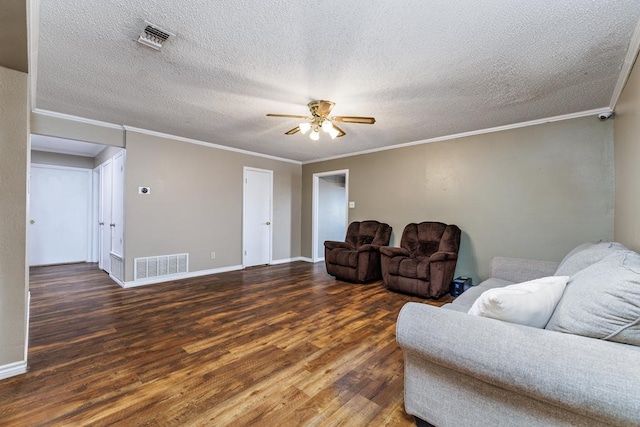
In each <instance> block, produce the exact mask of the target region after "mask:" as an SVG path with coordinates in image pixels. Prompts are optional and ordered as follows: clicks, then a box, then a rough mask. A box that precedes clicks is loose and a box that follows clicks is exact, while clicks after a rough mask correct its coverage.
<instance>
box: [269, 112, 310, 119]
mask: <svg viewBox="0 0 640 427" xmlns="http://www.w3.org/2000/svg"><path fill="white" fill-rule="evenodd" d="M267 116H269V117H289V118H291V119H309V118H310V117H309V116H297V115H295V114H271V113H269V114H267Z"/></svg>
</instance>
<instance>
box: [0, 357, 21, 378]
mask: <svg viewBox="0 0 640 427" xmlns="http://www.w3.org/2000/svg"><path fill="white" fill-rule="evenodd" d="M26 373H27V362H26V361H25V360H23V361H20V362H14V363H9V364H8V365H4V366H0V380H3V379H5V378H9V377H15V376H16V375H21V374H26Z"/></svg>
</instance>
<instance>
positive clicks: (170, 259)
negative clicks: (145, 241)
mask: <svg viewBox="0 0 640 427" xmlns="http://www.w3.org/2000/svg"><path fill="white" fill-rule="evenodd" d="M133 262H134V272H133V278H134V280H141V279H151V278H154V277H159V276H171V275H173V274H179V273H186V272H188V271H189V254H175V255H163V256H153V257H145V258H136V259H134V260H133Z"/></svg>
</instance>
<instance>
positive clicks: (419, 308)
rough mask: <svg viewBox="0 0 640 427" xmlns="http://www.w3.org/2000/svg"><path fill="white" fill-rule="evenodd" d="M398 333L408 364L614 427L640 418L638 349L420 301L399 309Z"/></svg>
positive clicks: (639, 358)
mask: <svg viewBox="0 0 640 427" xmlns="http://www.w3.org/2000/svg"><path fill="white" fill-rule="evenodd" d="M396 336H397V341H398V344H399V345H400V347H401V348H402V349H403V351H404V352H405V364H406V363H411V364H412V366H415V363H416V358H417V359H418V360H419V364H423V363H433V364H437V365H439V366H442V367H445V368H449V369H451V371H452V373H451V375H455V372H460V373H462V374H466V375H469V376H471V377H474V378H477V379H479V380H481V381H484V382H487V383H489V384H493V385H496V386H498V387H501V388H503V389H505V390H509V391H512V392H514V393H519V394H523V395H526V396H528V397H530V398H533V399H537V400H540V401H542V402H546V403H549V404H552V405H555V406H558V407H560V408H563V409H565V410H568V411H572V412H576V413H579V414H581V415H586V416H589V417H592V418H594V419H596V420H600V421H602V422H605V423H611V424H612V425H636V424H637V422H638V407H640V370H639V369H637V366H638V361H639V360H640V348H638V347H635V346H631V345H627V344H619V343H613V342H609V341H604V340H599V339H594V338H587V337H583V336H578V335H572V334H565V333H561V332H553V331H548V330H546V329H537V328H532V327H529V326H523V325H517V324H513V323H507V322H502V321H499V320H495V319H489V318H486V317H479V316H472V315H470V314H466V313H461V312H458V311H454V310H447V309H443V308H439V307H432V306H430V305H427V304H420V303H407V304H405V305H404V307H402V310H401V311H400V314H399V315H398V323H397V330H396ZM405 366H406V365H405Z"/></svg>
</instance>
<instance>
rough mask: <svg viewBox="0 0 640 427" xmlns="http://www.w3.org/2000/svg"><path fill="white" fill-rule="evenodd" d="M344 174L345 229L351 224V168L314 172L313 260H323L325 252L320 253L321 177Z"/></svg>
mask: <svg viewBox="0 0 640 427" xmlns="http://www.w3.org/2000/svg"><path fill="white" fill-rule="evenodd" d="M333 175H344V191H345V206H344V209H345V218H346V222H345V224H344V228H345V230H346V229H347V227H348V226H349V169H340V170H335V171H329V172H319V173H314V174H313V194H312V201H311V224H312V225H311V260H312V261H313V262H318V261H323V260H324V254H322V255H320V254H319V253H318V205H319V200H318V198H319V197H320V178H322V177H325V176H333Z"/></svg>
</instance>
